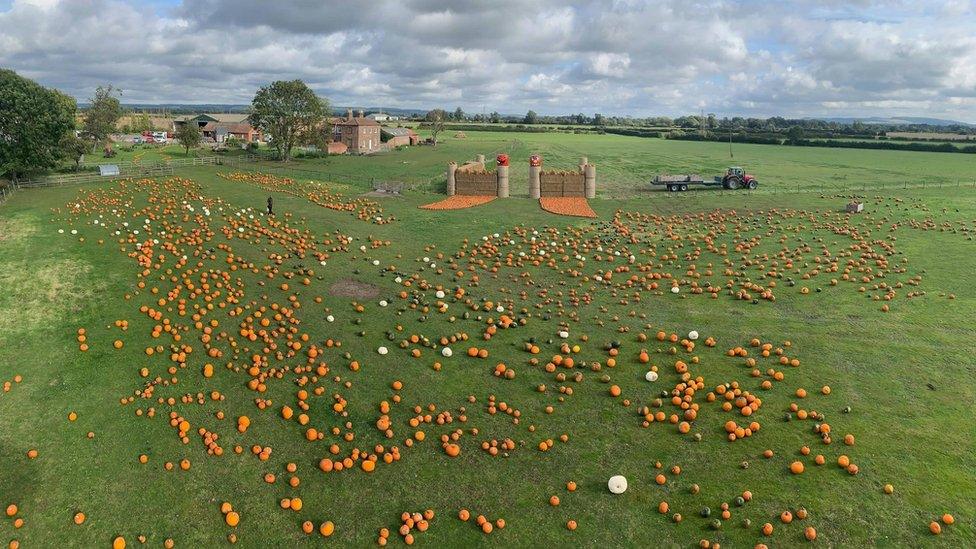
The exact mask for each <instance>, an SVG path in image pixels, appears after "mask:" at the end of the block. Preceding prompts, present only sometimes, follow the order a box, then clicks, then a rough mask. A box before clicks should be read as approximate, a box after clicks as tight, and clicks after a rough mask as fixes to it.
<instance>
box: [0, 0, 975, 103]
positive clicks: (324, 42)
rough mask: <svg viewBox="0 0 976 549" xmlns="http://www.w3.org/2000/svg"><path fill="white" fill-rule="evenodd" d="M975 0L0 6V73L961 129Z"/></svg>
mask: <svg viewBox="0 0 976 549" xmlns="http://www.w3.org/2000/svg"><path fill="white" fill-rule="evenodd" d="M974 29H976V0H945V1H940V2H936V1H925V0H914V1H911V0H904V1H872V0H848V1H840V0H811V1H803V0H780V1H776V2H760V1H758V0H714V1H713V0H674V1H672V0H658V1H653V0H646V1H641V0H617V1H613V0H602V1H600V0H593V1H586V0H580V1H555V0H368V1H330V0H274V1H268V0H148V1H147V0H142V1H138V0H0V67H3V68H9V69H13V70H15V71H17V72H18V73H20V74H22V75H24V76H26V77H29V78H32V79H34V80H36V81H38V82H40V83H41V84H43V85H45V86H50V87H55V88H58V89H60V90H62V91H64V92H66V93H68V94H70V95H73V96H75V97H77V98H78V99H79V100H81V101H84V100H85V99H86V98H88V97H90V96H91V94H92V91H93V90H94V88H95V87H96V86H97V85H99V84H106V83H111V84H113V85H115V86H116V87H118V88H120V89H121V90H122V93H123V97H122V99H123V101H124V102H126V103H228V104H245V103H249V102H250V100H251V98H252V97H253V96H254V92H255V91H256V90H257V88H258V87H260V86H261V85H264V84H267V83H268V82H271V81H274V80H281V79H294V78H300V79H302V80H304V81H305V82H307V83H308V84H309V85H310V86H311V87H312V89H314V90H315V91H316V92H317V93H319V94H320V95H322V96H324V97H327V98H328V99H329V100H330V102H331V103H332V104H333V105H341V106H352V107H380V106H382V107H401V108H417V109H428V108H434V107H441V108H445V109H449V110H453V109H454V108H455V107H459V106H460V107H461V108H462V109H464V110H465V111H466V112H469V113H480V112H491V111H498V112H501V113H503V114H515V113H524V112H526V111H527V110H529V109H532V110H535V111H536V112H538V113H540V114H573V113H578V112H582V113H586V114H589V115H592V114H593V113H598V112H599V113H602V114H604V115H632V116H655V115H663V116H677V115H682V114H694V113H697V112H699V111H700V110H703V111H705V112H706V113H715V114H717V115H718V116H719V117H721V116H785V117H832V116H837V117H843V116H854V117H868V116H887V117H898V116H926V117H939V118H949V119H954V120H961V121H965V122H976V31H974Z"/></svg>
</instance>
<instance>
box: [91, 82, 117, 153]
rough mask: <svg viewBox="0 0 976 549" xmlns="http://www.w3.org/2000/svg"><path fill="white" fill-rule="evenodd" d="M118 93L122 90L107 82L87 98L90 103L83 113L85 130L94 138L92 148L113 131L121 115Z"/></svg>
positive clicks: (102, 141)
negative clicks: (92, 95)
mask: <svg viewBox="0 0 976 549" xmlns="http://www.w3.org/2000/svg"><path fill="white" fill-rule="evenodd" d="M118 95H122V91H121V90H119V89H117V88H115V87H113V86H112V85H111V84H109V85H107V86H99V87H97V88H95V95H94V97H92V98H91V99H89V100H88V101H89V102H90V103H91V105H89V107H88V111H87V112H86V113H85V131H86V132H88V135H90V136H92V139H94V140H95V143H94V144H93V145H92V150H94V149H97V148H98V145H99V144H101V143H104V142H105V141H106V140H107V139H108V137H109V136H110V135H112V134H113V133H114V132H115V125H116V124H118V122H119V118H121V117H122V103H120V102H119V98H118V97H116V96H118Z"/></svg>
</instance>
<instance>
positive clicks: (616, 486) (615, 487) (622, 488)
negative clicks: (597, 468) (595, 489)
mask: <svg viewBox="0 0 976 549" xmlns="http://www.w3.org/2000/svg"><path fill="white" fill-rule="evenodd" d="M607 488H609V489H610V492H611V493H613V494H622V493H624V492H626V491H627V477H625V476H623V475H614V476H612V477H610V480H609V481H608V482H607Z"/></svg>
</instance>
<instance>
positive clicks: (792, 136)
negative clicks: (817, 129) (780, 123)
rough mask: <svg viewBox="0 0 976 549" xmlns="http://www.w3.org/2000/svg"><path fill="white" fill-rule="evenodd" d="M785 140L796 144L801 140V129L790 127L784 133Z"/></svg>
mask: <svg viewBox="0 0 976 549" xmlns="http://www.w3.org/2000/svg"><path fill="white" fill-rule="evenodd" d="M786 139H787V140H788V141H790V142H791V143H796V142H797V141H799V140H801V139H803V128H801V127H800V126H790V129H789V130H787V131H786Z"/></svg>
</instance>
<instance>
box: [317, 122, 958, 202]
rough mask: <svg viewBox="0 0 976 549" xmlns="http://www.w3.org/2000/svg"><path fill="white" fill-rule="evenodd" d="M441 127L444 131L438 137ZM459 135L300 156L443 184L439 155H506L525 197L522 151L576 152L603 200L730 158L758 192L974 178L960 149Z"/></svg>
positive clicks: (335, 170)
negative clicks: (368, 152) (375, 150)
mask: <svg viewBox="0 0 976 549" xmlns="http://www.w3.org/2000/svg"><path fill="white" fill-rule="evenodd" d="M445 134H446V135H445ZM466 135H467V137H466V138H464V139H459V138H455V137H453V134H452V133H451V132H443V133H442V134H441V137H439V141H440V142H439V143H438V145H437V146H436V147H431V146H421V147H412V148H408V149H404V150H400V151H393V152H389V153H381V154H377V155H372V156H368V157H363V156H338V157H329V158H328V159H323V160H314V161H309V162H306V163H304V165H305V167H306V168H307V169H320V170H322V171H325V172H328V173H330V174H335V175H336V176H343V175H344V176H351V177H362V176H364V175H368V176H370V177H375V178H377V179H390V180H394V181H403V182H406V183H411V184H414V185H417V186H419V187H420V188H422V189H425V190H432V191H442V190H443V184H444V178H445V175H444V174H445V170H446V165H447V162H449V161H451V160H454V161H458V162H463V161H465V160H468V159H472V158H474V156H475V155H477V154H485V155H486V157H487V158H488V159H489V160H491V159H492V158H494V156H495V154H497V153H499V152H504V153H507V154H509V155H510V156H511V158H512V160H511V165H512V167H511V170H510V171H511V189H512V193H513V195H522V196H525V195H527V194H528V157H529V155H531V154H540V155H542V157H543V161H544V166H545V168H546V169H554V170H572V169H576V166H577V165H578V164H579V161H580V158H581V157H584V156H585V157H587V158H588V160H589V161H590V162H592V163H594V164H596V166H597V180H598V193H599V194H601V195H602V196H604V197H622V196H626V197H635V196H641V195H646V192H644V191H646V190H648V189H649V188H650V187H649V185H648V183H649V181H650V180H651V179H652V178H653V177H654V176H655V175H657V174H659V173H672V174H674V173H699V174H703V175H705V176H712V175H719V174H721V173H723V172H724V170H725V168H726V167H728V166H730V165H740V166H743V167H744V168H746V171H747V172H749V173H752V174H755V175H756V176H757V177H758V178H759V180H760V185H761V186H762V188H763V189H777V190H783V191H794V190H797V189H800V190H809V189H814V190H816V191H820V190H845V189H852V190H853V189H857V190H875V189H882V188H892V187H903V186H904V185H905V184H906V183H907V184H909V185H922V184H925V185H928V186H933V187H938V186H940V185H941V186H956V185H963V186H970V187H972V186H973V184H974V181H976V173H974V172H973V169H972V167H971V166H972V162H971V159H970V158H969V157H968V156H967V155H964V154H951V153H926V152H910V151H879V150H848V149H829V148H816V147H786V146H778V145H751V144H739V143H736V144H734V145H733V154H734V158H729V147H728V144H727V143H702V142H692V141H678V140H667V139H655V138H638V137H628V136H619V135H601V136H594V135H584V134H566V133H551V134H539V133H511V132H466Z"/></svg>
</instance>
